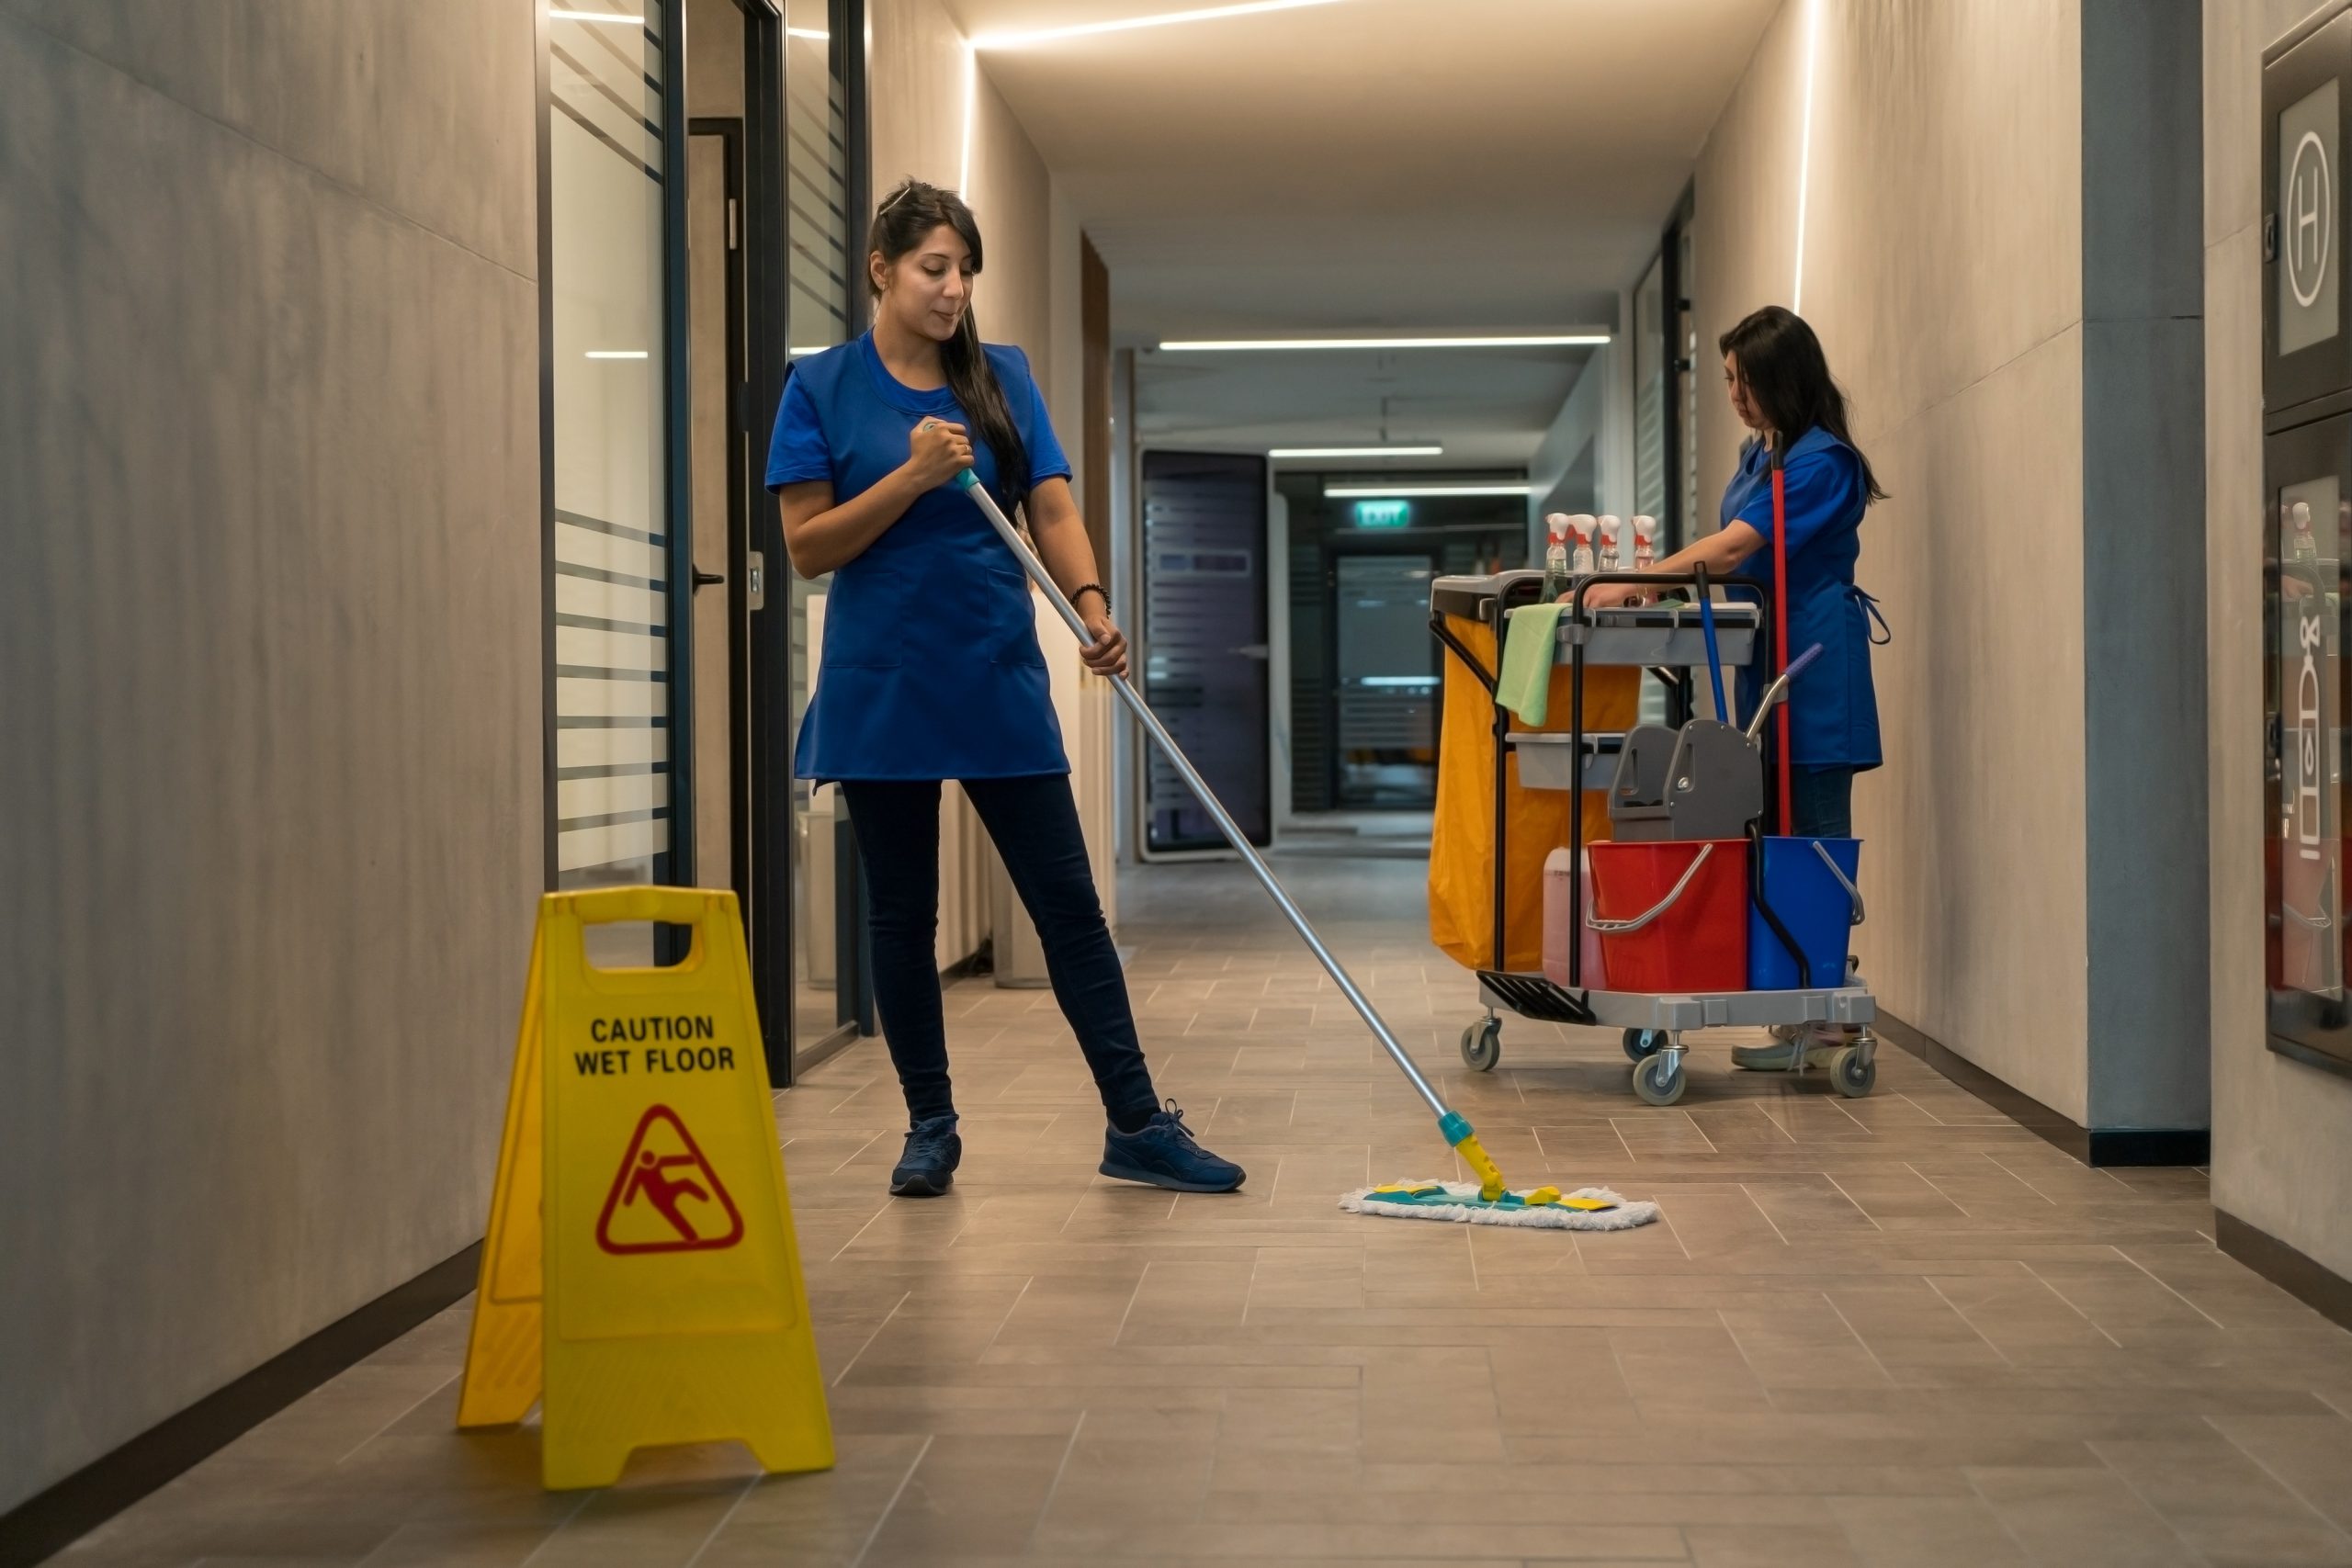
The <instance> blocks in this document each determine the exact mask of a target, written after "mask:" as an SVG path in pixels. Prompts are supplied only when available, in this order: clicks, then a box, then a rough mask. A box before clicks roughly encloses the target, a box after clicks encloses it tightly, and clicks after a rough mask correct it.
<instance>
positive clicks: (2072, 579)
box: [1693, 0, 2208, 1129]
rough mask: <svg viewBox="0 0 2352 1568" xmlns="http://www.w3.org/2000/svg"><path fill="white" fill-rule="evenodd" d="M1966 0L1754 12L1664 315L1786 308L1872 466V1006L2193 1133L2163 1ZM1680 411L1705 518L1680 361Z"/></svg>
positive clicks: (2186, 250) (2190, 636)
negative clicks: (1690, 294) (1758, 17)
mask: <svg viewBox="0 0 2352 1568" xmlns="http://www.w3.org/2000/svg"><path fill="white" fill-rule="evenodd" d="M1816 8H1817V10H1818V20H1817V32H1816V39H1815V51H1816V53H1815V61H1814V63H1813V69H1812V72H1811V77H1812V81H1813V89H1812V92H1813V102H1812V105H1811V112H1812V118H1813V134H1812V141H1811V169H1810V175H1809V179H1808V181H1807V182H1806V185H1807V190H1808V193H1809V195H1808V201H1807V207H1806V210H1805V212H1804V219H1805V230H1804V277H1803V280H1802V291H1801V292H1802V297H1801V299H1800V298H1799V293H1800V280H1799V278H1798V276H1797V218H1798V211H1797V202H1796V199H1795V192H1796V187H1797V185H1798V174H1799V169H1800V166H1801V164H1802V162H1803V159H1802V157H1801V154H1800V147H1801V145H1802V128H1803V126H1804V118H1805V110H1806V104H1805V92H1806V88H1805V83H1806V80H1807V74H1808V73H1807V66H1806V60H1805V24H1806V20H1807V17H1808V15H1809V13H1810V12H1812V11H1813V10H1815V9H1816ZM1998 9H1999V17H1998V19H1997V25H1996V22H1995V20H1994V18H1993V17H1992V16H1991V14H1990V12H1989V11H1988V10H1987V8H1985V7H1982V6H1977V7H1970V6H1841V5H1832V4H1827V3H1826V0H1792V3H1791V4H1788V5H1786V6H1783V7H1782V8H1781V14H1780V16H1779V17H1776V18H1775V20H1774V21H1773V23H1772V25H1771V26H1770V28H1768V29H1767V30H1766V32H1765V35H1764V38H1763V40H1762V41H1761V42H1760V43H1759V45H1758V49H1757V52H1756V56H1755V59H1754V60H1753V61H1752V62H1750V64H1749V67H1748V71H1747V75H1746V77H1745V78H1744V79H1743V80H1742V81H1741V83H1740V85H1739V86H1738V87H1737V89H1736V91H1735V92H1734V94H1733V96H1732V100H1731V103H1730V105H1729V106H1728V107H1726V109H1725V111H1724V117H1723V118H1722V120H1721V121H1719V122H1718V124H1717V126H1716V128H1715V130H1714V131H1713V134H1712V135H1711V136H1710V137H1709V140H1708V143H1707V147H1706V149H1705V152H1703V153H1702V158H1701V161H1700V166H1699V175H1698V187H1697V197H1696V207H1697V210H1696V215H1695V221H1694V233H1695V236H1696V248H1697V252H1698V254H1697V257H1696V261H1695V265H1694V266H1693V272H1694V274H1695V276H1696V280H1697V283H1698V293H1697V296H1696V298H1697V300H1698V305H1699V315H1700V336H1701V339H1702V342H1703V343H1704V344H1707V345H1709V347H1710V348H1712V345H1713V342H1714V340H1715V338H1716V336H1717V334H1719V333H1721V332H1722V331H1723V330H1724V328H1725V327H1727V326H1729V325H1730V324H1731V323H1732V322H1733V321H1736V320H1737V319H1738V318H1739V317H1740V316H1742V315H1744V314H1746V313H1747V311H1749V310H1754V309H1755V308H1757V307H1758V306H1759V305H1763V304H1766V303H1781V304H1789V303H1792V301H1793V302H1795V303H1797V305H1798V308H1799V309H1800V310H1802V312H1803V313H1804V316H1805V317H1806V319H1807V320H1808V321H1812V322H1813V324H1814V325H1815V328H1816V330H1817V331H1819V333H1821V336H1822V340H1823V343H1824V345H1825V347H1826V349H1827V352H1828V355H1829V360H1830V363H1831V365H1832V366H1833V367H1835V368H1836V370H1837V372H1838V376H1839V378H1841V379H1842V380H1843V381H1844V382H1845V384H1846V387H1847V389H1848V391H1849V393H1850V394H1851V396H1852V399H1853V407H1854V413H1855V421H1854V423H1855V431H1856V434H1857V436H1858V437H1859V439H1860V444H1861V445H1862V446H1863V448H1864V450H1866V451H1867V452H1868V453H1869V454H1870V456H1871V461H1872V464H1873V466H1874V467H1875V468H1876V469H1877V472H1878V474H1879V477H1880V479H1881V481H1882V483H1883V484H1884V485H1885V487H1886V488H1887V490H1888V491H1891V492H1892V498H1891V499H1890V500H1888V501H1887V502H1883V503H1882V504H1881V505H1879V506H1876V507H1874V508H1873V509H1872V510H1871V513H1870V517H1869V520H1868V522H1867V523H1866V524H1865V525H1864V527H1863V531H1862V539H1863V547H1862V558H1861V565H1860V581H1861V584H1862V586H1863V587H1865V588H1867V589H1869V590H1871V591H1872V592H1876V593H1877V594H1879V595H1880V596H1881V598H1882V599H1883V601H1884V603H1885V606H1886V613H1887V616H1888V619H1889V620H1890V621H1891V622H1892V624H1893V628H1894V641H1893V643H1892V644H1891V645H1890V646H1888V647H1886V648H1883V649H1875V650H1873V655H1872V665H1873V671H1874V673H1875V675H1876V677H1877V683H1878V691H1879V701H1880V711H1881V715H1882V720H1883V731H1884V738H1885V745H1886V757H1887V766H1886V768H1885V770H1884V771H1883V773H1875V774H1869V775H1865V776H1864V778H1863V779H1862V781H1861V782H1860V784H1859V786H1858V787H1857V789H1856V791H1855V817H1856V821H1857V824H1858V826H1859V828H1860V831H1861V833H1862V835H1863V837H1864V838H1865V839H1866V840H1869V847H1868V849H1866V851H1865V852H1864V854H1863V858H1862V864H1863V876H1864V879H1865V891H1866V892H1867V893H1868V895H1869V897H1870V905H1871V922H1870V924H1869V925H1868V926H1867V927H1865V928H1864V929H1863V931H1862V933H1861V935H1860V949H1861V952H1862V954H1863V958H1864V964H1865V969H1866V971H1867V972H1868V973H1869V974H1870V976H1871V979H1872V981H1873V983H1874V984H1875V985H1876V987H1877V988H1878V991H1879V995H1880V998H1881V999H1882V1001H1883V1003H1884V1004H1885V1005H1886V1006H1887V1007H1888V1008H1889V1009H1890V1010H1892V1011H1894V1012H1895V1013H1896V1014H1898V1015H1900V1016H1901V1017H1903V1018H1904V1019H1905V1020H1906V1021H1910V1022H1912V1023H1914V1024H1916V1025H1917V1026H1918V1027H1919V1028H1921V1029H1922V1030H1924V1031H1925V1032H1927V1033H1928V1034H1930V1035H1932V1036H1934V1037H1935V1038H1937V1039H1938V1040H1939V1041H1941V1042H1942V1043H1945V1044H1947V1045H1949V1046H1951V1048H1952V1049H1953V1050H1955V1051H1958V1052H1959V1053H1960V1054H1962V1055H1964V1056H1967V1057H1969V1058H1970V1059H1971V1060H1973V1061H1974V1062H1976V1063H1977V1064H1979V1065H1980V1066H1985V1067H1986V1068H1988V1069H1989V1070H1991V1071H1992V1072H1994V1073H1996V1074H1997V1075H1999V1076H2000V1077H2002V1078H2004V1079H2006V1080H2007V1081H2008V1082H2009V1083H2011V1084H2014V1085H2016V1086H2017V1087H2018V1088H2019V1089H2023V1090H2024V1091H2025V1092H2027V1093H2028V1094H2030V1095H2032V1096H2033V1097H2035V1098H2036V1099H2038V1100H2041V1101H2042V1102H2043V1103H2045V1104H2047V1105H2050V1106H2052V1107H2053V1108H2055V1109H2057V1110H2058V1111H2063V1112H2064V1114H2066V1115H2067V1116H2069V1117H2071V1118H2073V1119H2075V1121H2076V1122H2080V1123H2082V1124H2084V1125H2086V1126H2091V1127H2097V1128H2101V1129H2122V1128H2199V1127H2203V1126H2205V1125H2206V1124H2207V1118H2208V1106H2207V1094H2206V1085H2207V1081H2208V1043H2207V1032H2206V1030H2205V1027H2204V1020H2205V1018H2206V1016H2207V1013H2208V1002H2207V994H2206V993H2207V987H2206V979H2205V966H2204V961H2203V953H2204V952H2205V948H2206V945H2207V924H2208V921H2207V915H2206V905H2207V895H2206V887H2205V870H2204V865H2203V863H2202V857H2201V856H2199V854H2197V853H2195V852H2189V851H2188V850H2187V849H2186V848H2185V846H2193V845H2195V844H2198V843H2199V842H2201V841H2202V840H2203V838H2204V836H2205V823H2206V801H2205V791H2204V785H2203V784H2202V782H2201V781H2200V780H2199V778H2198V777H2197V776H2196V775H2197V773H2198V771H2199V768H2198V759H2199V757H2200V756H2201V754H2202V749H2203V736H2204V733H2205V669H2204V659H2203V650H2204V643H2205V636H2204V615H2205V606H2204V602H2203V601H2204V590H2203V586H2202V584H2203V577H2202V571H2203V549H2202V546H2203V510H2204V502H2203V482H2202V481H2203V468H2204V463H2203V453H2202V450H2201V447H2200V444H2199V440H2198V432H2199V427H2200V422H2201V419H2202V409H2203V402H2202V397H2203V359H2204V330H2203V323H2202V321H2201V320H2200V317H2201V314H2202V312H2203V310H2204V303H2203V299H2202V289H2201V279H2202V257H2201V255H2200V254H2199V224H2198V212H2199V205H2200V199H2201V198H2200V192H2199V188H2198V183H2197V181H2198V167H2199V164H2198V146H2197V138H2196V131H2195V129H2194V127H2193V126H2192V125H2191V124H2190V123H2189V121H2188V117H2186V116H2184V115H2182V114H2181V113H2180V112H2179V109H2178V106H2179V104H2181V103H2182V102H2184V101H2186V100H2187V99H2188V97H2189V96H2192V95H2193V93H2194V91H2195V87H2196V83H2197V73H2198V61H2199V17H2198V13H2197V9H2196V6H2194V5H2193V4H2191V3H2190V0H2004V4H2003V5H2002V6H2000V7H1999V8H1998ZM1709 363H1710V365H1712V363H1713V357H1712V355H1710V357H1709ZM1699 430H1700V438H1701V442H1700V445H1701V454H1702V473H1701V479H1702V495H1701V498H1700V499H1701V511H1702V514H1706V513H1711V511H1712V507H1711V504H1710V503H1711V502H1712V500H1713V497H1714V496H1716V495H1719V494H1720V493H1721V491H1722V486H1723V484H1724V481H1725V479H1727V478H1728V477H1729V474H1730V471H1731V468H1732V464H1733V461H1734V455H1735V452H1736V446H1737V442H1738V439H1739V436H1740V434H1741V432H1740V431H1739V430H1738V428H1737V425H1736V421H1735V420H1734V419H1733V417H1732V415H1731V412H1730V410H1729V407H1728V406H1727V403H1726V401H1725V400H1724V398H1723V397H1722V396H1721V395H1720V394H1718V393H1714V392H1712V391H1710V392H1707V393H1705V394H1702V398H1701V405H1700V422H1699Z"/></svg>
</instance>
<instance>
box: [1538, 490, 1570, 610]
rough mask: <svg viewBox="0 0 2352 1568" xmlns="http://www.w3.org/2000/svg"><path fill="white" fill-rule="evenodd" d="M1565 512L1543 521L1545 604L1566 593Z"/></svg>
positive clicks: (1566, 530) (1568, 519)
mask: <svg viewBox="0 0 2352 1568" xmlns="http://www.w3.org/2000/svg"><path fill="white" fill-rule="evenodd" d="M1570 522H1571V519H1570V518H1569V516H1568V514H1567V513H1565V512H1555V513H1551V514H1550V515H1548V516H1546V517H1545V518H1544V534H1545V536H1546V537H1547V540H1548V542H1547V543H1546V544H1545V546H1544V602H1545V603H1546V604H1549V603H1551V602H1552V601H1554V600H1555V599H1557V598H1559V597H1560V595H1562V594H1563V593H1566V592H1567V591H1568V525H1569V523H1570Z"/></svg>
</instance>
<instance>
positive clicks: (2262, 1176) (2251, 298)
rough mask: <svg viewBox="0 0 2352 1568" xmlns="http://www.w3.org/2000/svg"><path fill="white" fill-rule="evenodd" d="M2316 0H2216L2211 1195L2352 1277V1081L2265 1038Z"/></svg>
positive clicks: (2209, 637)
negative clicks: (2277, 194) (2287, 226)
mask: <svg viewBox="0 0 2352 1568" xmlns="http://www.w3.org/2000/svg"><path fill="white" fill-rule="evenodd" d="M2310 10H2312V4H2311V0H2205V51H2204V59H2205V83H2204V102H2205V117H2204V121H2205V123H2204V131H2205V156H2204V161H2203V162H2204V169H2205V354H2206V375H2207V396H2206V404H2205V460H2206V493H2205V523H2206V528H2207V530H2208V547H2207V560H2208V562H2209V566H2210V576H2209V577H2208V579H2207V583H2206V591H2207V597H2206V602H2205V607H2206V648H2207V653H2208V660H2207V661H2208V664H2209V666H2210V668H2211V682H2212V697H2211V703H2210V704H2209V705H2208V707H2207V714H2206V716H2207V720H2208V723H2209V726H2210V730H2211V748H2210V750H2209V752H2208V761H2209V767H2210V772H2209V773H2208V779H2209V782H2210V788H2211V801H2212V810H2211V839H2210V841H2211V847H2212V880H2211V908H2212V921H2211V954H2212V960H2211V976H2212V979H2211V987H2212V1001H2211V1017H2212V1040H2213V1204H2214V1207H2216V1208H2219V1209H2222V1210H2226V1211H2227V1212H2228V1213H2233V1214H2234V1215H2236V1216H2237V1217H2238V1218H2240V1219H2242V1220H2245V1221H2246V1222H2247V1223H2248V1224H2253V1225H2256V1226H2258V1227H2259V1228H2260V1229H2262V1230H2264V1231H2267V1232H2268V1233H2269V1234H2270V1235H2274V1236H2277V1237H2278V1239H2279V1240H2281V1241H2284V1242H2286V1243H2288V1244H2289V1245H2290V1246H2291V1247H2298V1248H2300V1249H2301V1250H2302V1251H2303V1252H2304V1253H2305V1254H2307V1255H2308V1256H2310V1257H2312V1258H2317V1259H2318V1260H2319V1261H2320V1262H2321V1263H2323V1264H2324V1265H2326V1266H2327V1267H2328V1268H2330V1269H2334V1270H2335V1272H2336V1273H2338V1274H2341V1275H2345V1276H2347V1277H2352V1156H2347V1154H2346V1151H2347V1150H2352V1079H2346V1078H2343V1077H2336V1076H2335V1075H2334V1074H2331V1073H2326V1072H2323V1071H2321V1070H2319V1069H2317V1068H2314V1067H2308V1066H2303V1065H2302V1064H2301V1063H2300V1062H2291V1061H2289V1060H2288V1059H2287V1058H2285V1057H2283V1056H2278V1055H2272V1054H2271V1053H2270V1051H2269V1050H2268V1049H2267V1047H2266V1046H2265V1045H2264V1043H2263V1040H2264V1033H2265V1031H2264V1024H2263V896H2262V853H2263V839H2264V837H2265V835H2266V833H2267V831H2268V824H2267V812H2266V809H2265V804H2264V784H2263V736H2262V558H2261V555H2260V553H2259V551H2258V550H2257V548H2256V538H2257V536H2258V531H2259V529H2260V528H2261V518H2262V516H2263V513H2264V512H2265V510H2266V508H2265V506H2264V503H2263V499H2262V497H2263V487H2262V297H2261V294H2260V291H2259V290H2260V284H2261V277H2262V243H2261V197H2262V143H2261V141H2260V136H2261V116H2262V51H2263V49H2264V47H2265V46H2266V45H2267V44H2268V43H2269V42H2270V40H2271V39H2275V38H2277V37H2278V35H2279V34H2281V33H2283V32H2285V31H2286V30H2287V29H2288V28H2291V27H2292V26H2294V24H2295V23H2296V22H2298V21H2300V20H2301V18H2302V17H2303V16H2304V15H2305V14H2306V13H2307V12H2309V11H2310Z"/></svg>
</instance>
